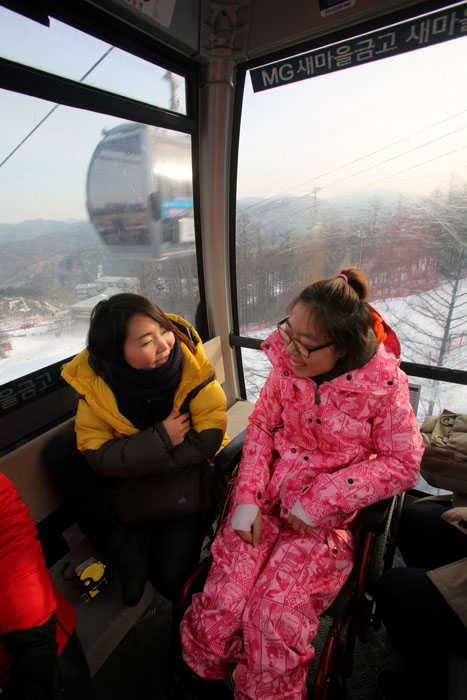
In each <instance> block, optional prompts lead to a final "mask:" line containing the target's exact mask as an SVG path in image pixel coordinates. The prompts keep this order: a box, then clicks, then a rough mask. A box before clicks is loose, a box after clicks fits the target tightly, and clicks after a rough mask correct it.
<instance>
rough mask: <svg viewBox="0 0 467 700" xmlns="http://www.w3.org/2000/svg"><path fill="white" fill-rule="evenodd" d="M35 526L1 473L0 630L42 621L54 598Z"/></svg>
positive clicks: (31, 624) (1, 631) (51, 610)
mask: <svg viewBox="0 0 467 700" xmlns="http://www.w3.org/2000/svg"><path fill="white" fill-rule="evenodd" d="M36 535H37V531H36V526H35V524H34V522H33V520H32V519H31V516H30V515H29V512H28V509H27V507H26V505H25V504H24V503H23V502H22V501H21V499H20V497H19V495H18V493H17V491H16V489H15V487H14V486H13V484H12V483H11V481H10V480H9V479H8V478H7V477H6V476H5V475H4V474H0V571H1V574H2V575H1V578H0V634H2V635H3V634H7V633H8V632H11V631H13V630H23V629H29V628H30V627H36V626H38V625H42V624H43V623H44V622H45V621H46V620H48V619H49V617H50V616H51V615H52V613H53V612H54V611H55V608H56V602H55V596H54V591H53V587H52V582H51V580H50V576H49V573H48V571H47V567H46V565H45V561H44V556H43V554H42V549H41V546H40V543H39V541H38V540H37V538H36Z"/></svg>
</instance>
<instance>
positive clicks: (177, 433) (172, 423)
mask: <svg viewBox="0 0 467 700" xmlns="http://www.w3.org/2000/svg"><path fill="white" fill-rule="evenodd" d="M162 425H163V426H164V428H165V429H166V431H167V435H168V436H169V438H170V442H171V443H172V445H173V446H174V447H177V445H181V444H182V442H183V440H184V439H185V435H186V434H187V432H188V431H189V430H190V416H189V415H188V413H180V411H179V410H178V408H173V409H172V411H171V412H170V414H169V415H168V416H167V418H166V419H165V420H163V421H162Z"/></svg>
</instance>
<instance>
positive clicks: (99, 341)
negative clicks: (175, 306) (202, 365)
mask: <svg viewBox="0 0 467 700" xmlns="http://www.w3.org/2000/svg"><path fill="white" fill-rule="evenodd" d="M135 314H144V315H145V316H148V317H149V318H151V319H152V320H153V321H156V322H157V323H158V324H159V325H160V326H162V327H163V328H165V329H166V330H168V331H172V333H173V334H174V335H175V337H176V338H177V339H178V340H179V341H180V342H182V343H185V345H186V346H187V347H188V348H189V349H190V351H191V352H194V351H195V346H194V344H193V342H192V341H191V340H190V339H189V338H188V337H187V336H186V335H185V334H184V333H183V332H182V331H181V330H180V329H179V328H177V326H176V325H175V324H174V323H173V322H172V321H171V320H170V318H168V316H166V315H165V313H164V312H163V311H162V309H161V308H159V306H157V304H154V303H153V302H152V301H150V300H149V299H147V298H146V297H143V296H141V295H140V294H129V293H127V294H115V295H114V296H112V297H110V299H104V300H102V301H100V302H99V303H98V304H96V306H95V307H94V309H93V310H92V313H91V323H90V325H89V331H88V342H87V348H88V350H89V353H90V354H91V356H92V357H93V359H94V361H97V362H111V363H118V364H123V363H124V362H125V360H124V355H123V346H124V343H125V340H126V336H127V327H128V321H129V320H130V319H131V318H132V317H133V316H134V315H135Z"/></svg>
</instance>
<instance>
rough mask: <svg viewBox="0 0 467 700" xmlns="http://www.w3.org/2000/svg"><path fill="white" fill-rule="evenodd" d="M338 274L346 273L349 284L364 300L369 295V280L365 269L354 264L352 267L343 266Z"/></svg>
mask: <svg viewBox="0 0 467 700" xmlns="http://www.w3.org/2000/svg"><path fill="white" fill-rule="evenodd" d="M338 274H339V275H345V276H346V277H347V280H348V284H349V285H350V286H351V287H352V289H353V290H354V291H355V292H356V294H358V296H359V297H360V299H361V300H362V301H363V300H365V299H366V298H367V297H368V282H367V280H366V277H365V273H364V272H363V270H361V269H360V268H359V267H355V266H353V265H352V266H350V267H344V268H342V270H339V272H338Z"/></svg>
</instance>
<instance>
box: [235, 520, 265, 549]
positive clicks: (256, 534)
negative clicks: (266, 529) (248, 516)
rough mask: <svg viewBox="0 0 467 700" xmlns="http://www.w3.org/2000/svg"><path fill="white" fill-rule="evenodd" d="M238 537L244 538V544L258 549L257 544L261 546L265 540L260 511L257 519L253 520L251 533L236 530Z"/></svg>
mask: <svg viewBox="0 0 467 700" xmlns="http://www.w3.org/2000/svg"><path fill="white" fill-rule="evenodd" d="M235 532H236V533H237V535H238V536H239V537H241V538H242V540H243V541H244V542H248V544H252V545H253V547H256V545H257V544H261V541H262V539H263V524H262V522H261V511H258V514H257V516H256V518H255V519H254V520H253V525H252V526H251V530H250V532H248V530H235Z"/></svg>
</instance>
